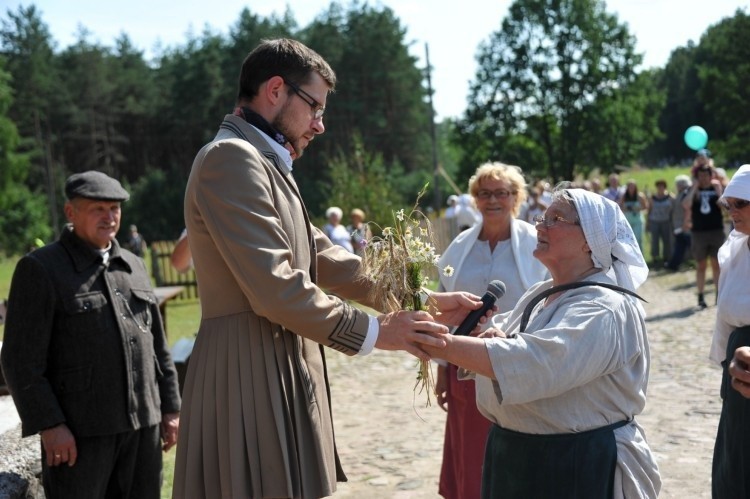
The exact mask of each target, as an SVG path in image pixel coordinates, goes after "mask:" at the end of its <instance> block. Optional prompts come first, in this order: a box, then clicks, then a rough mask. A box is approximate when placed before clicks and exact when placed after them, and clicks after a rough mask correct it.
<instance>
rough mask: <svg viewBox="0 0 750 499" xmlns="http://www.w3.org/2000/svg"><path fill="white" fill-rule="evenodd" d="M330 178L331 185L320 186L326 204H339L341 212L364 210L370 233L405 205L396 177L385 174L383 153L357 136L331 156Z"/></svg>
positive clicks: (387, 222)
mask: <svg viewBox="0 0 750 499" xmlns="http://www.w3.org/2000/svg"><path fill="white" fill-rule="evenodd" d="M330 177H331V181H330V184H328V185H324V186H321V187H323V192H325V194H326V202H327V206H339V207H341V208H342V209H343V210H344V213H348V212H349V211H351V210H352V209H353V208H360V209H362V210H364V211H365V213H366V214H367V218H368V220H370V221H372V222H374V224H373V226H372V227H371V229H372V231H373V233H379V232H380V229H379V227H383V226H384V224H385V225H388V224H391V223H392V217H393V215H392V213H393V211H394V210H398V209H401V208H404V207H405V206H406V205H405V204H404V197H403V196H401V195H400V194H399V190H398V189H397V188H396V184H397V183H398V179H397V178H396V177H394V176H391V175H389V174H388V172H387V168H386V165H385V163H384V160H383V156H382V154H380V153H370V152H368V151H367V150H366V147H365V145H364V142H363V140H362V139H361V137H359V136H358V135H355V136H354V137H353V146H352V147H351V149H349V150H348V151H343V150H342V151H340V152H339V154H337V155H336V156H335V157H334V158H333V160H332V161H331V170H330ZM414 194H415V195H416V194H417V193H414ZM320 221H322V219H321V220H320ZM344 222H345V223H346V221H344Z"/></svg>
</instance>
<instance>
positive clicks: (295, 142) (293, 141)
mask: <svg viewBox="0 0 750 499" xmlns="http://www.w3.org/2000/svg"><path fill="white" fill-rule="evenodd" d="M286 117H287V106H286V105H285V106H284V107H283V108H282V109H281V111H280V112H279V114H278V115H277V116H276V118H274V120H273V121H272V122H271V126H273V127H274V128H275V129H276V130H278V131H279V132H281V133H283V134H284V136H285V137H286V140H287V143H286V144H285V147H287V149H289V146H291V147H292V149H294V153H293V154H292V159H297V158H301V157H302V153H303V149H302V148H301V147H300V145H299V139H300V137H298V136H296V135H295V134H294V133H293V132H292V131H291V128H292V127H291V126H289V125H288V123H289V122H288V121H287V119H286ZM290 152H291V151H290Z"/></svg>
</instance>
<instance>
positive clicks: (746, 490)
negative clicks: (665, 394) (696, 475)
mask: <svg viewBox="0 0 750 499" xmlns="http://www.w3.org/2000/svg"><path fill="white" fill-rule="evenodd" d="M743 346H745V347H746V346H750V326H745V327H741V328H737V329H735V330H734V331H733V332H732V334H731V336H729V342H728V343H727V355H726V360H725V361H724V362H722V363H721V365H722V367H723V368H724V373H723V375H722V379H721V398H722V400H723V403H722V405H721V418H720V419H719V429H718V431H717V433H716V444H715V445H714V460H713V469H712V470H711V493H712V496H713V497H714V499H739V498H742V499H746V498H750V400H749V399H746V398H745V397H743V396H742V394H740V392H738V391H737V390H735V389H734V388H732V380H731V378H730V376H729V371H728V368H729V362H730V361H731V360H732V358H733V357H734V351H735V350H736V349H737V348H739V347H743Z"/></svg>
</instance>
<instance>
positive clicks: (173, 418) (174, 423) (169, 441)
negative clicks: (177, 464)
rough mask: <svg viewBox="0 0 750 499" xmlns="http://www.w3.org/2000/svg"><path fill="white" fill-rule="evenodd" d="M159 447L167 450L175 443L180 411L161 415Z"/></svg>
mask: <svg viewBox="0 0 750 499" xmlns="http://www.w3.org/2000/svg"><path fill="white" fill-rule="evenodd" d="M160 429H161V441H162V446H161V449H162V450H163V451H164V452H167V451H168V450H169V449H171V448H172V447H174V445H175V444H176V443H177V433H178V430H179V429H180V413H178V412H172V413H168V414H163V415H162V417H161V426H160Z"/></svg>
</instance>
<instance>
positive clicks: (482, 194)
mask: <svg viewBox="0 0 750 499" xmlns="http://www.w3.org/2000/svg"><path fill="white" fill-rule="evenodd" d="M513 194H515V192H511V191H506V190H505V189H498V190H496V191H488V190H486V189H481V190H480V191H479V192H477V197H478V198H479V199H484V200H487V199H491V198H492V196H495V197H496V198H497V199H507V198H509V197H510V196H512V195H513Z"/></svg>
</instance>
